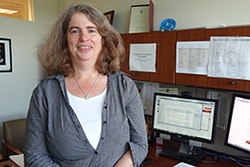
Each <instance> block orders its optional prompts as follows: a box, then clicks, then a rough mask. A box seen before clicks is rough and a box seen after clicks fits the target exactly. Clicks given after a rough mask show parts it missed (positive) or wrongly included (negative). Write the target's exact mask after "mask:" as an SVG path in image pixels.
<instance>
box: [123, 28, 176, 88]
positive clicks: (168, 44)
mask: <svg viewBox="0 0 250 167" xmlns="http://www.w3.org/2000/svg"><path fill="white" fill-rule="evenodd" d="M121 36H122V38H123V40H124V44H125V49H126V57H125V61H124V62H122V63H121V70H122V71H124V72H126V73H127V74H129V75H130V76H131V78H132V79H134V80H142V81H150V82H160V83H171V84H173V83H174V81H175V78H174V77H175V44H176V32H175V31H172V32H159V31H155V32H147V33H132V34H122V35H121ZM147 43H156V44H157V46H156V72H141V71H130V69H129V52H130V44H147Z"/></svg>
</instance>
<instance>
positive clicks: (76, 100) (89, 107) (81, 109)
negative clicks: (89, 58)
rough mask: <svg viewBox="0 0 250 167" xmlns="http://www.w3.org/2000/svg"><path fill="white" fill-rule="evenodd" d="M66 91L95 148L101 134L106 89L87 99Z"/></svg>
mask: <svg viewBox="0 0 250 167" xmlns="http://www.w3.org/2000/svg"><path fill="white" fill-rule="evenodd" d="M67 92H68V97H69V103H70V105H71V107H72V108H73V110H74V112H75V113H76V115H77V117H78V120H79V121H80V123H81V125H82V128H83V130H84V132H85V134H86V136H87V138H88V140H89V142H90V144H91V145H92V146H93V147H94V148H96V147H97V145H98V142H99V140H100V135H101V129H102V109H103V104H104V100H105V97H106V92H107V89H105V90H104V91H103V92H102V93H101V94H99V95H97V96H94V97H90V98H89V99H85V98H80V97H77V96H74V95H72V94H71V93H70V92H69V91H67Z"/></svg>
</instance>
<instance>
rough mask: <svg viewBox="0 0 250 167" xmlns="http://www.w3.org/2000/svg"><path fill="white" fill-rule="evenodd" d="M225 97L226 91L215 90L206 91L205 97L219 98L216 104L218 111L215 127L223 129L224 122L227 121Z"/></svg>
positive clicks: (224, 126)
mask: <svg viewBox="0 0 250 167" xmlns="http://www.w3.org/2000/svg"><path fill="white" fill-rule="evenodd" d="M227 97H228V95H227V94H226V93H222V92H216V91H208V92H207V98H209V99H216V100H219V105H218V113H217V122H216V127H219V128H222V129H225V128H226V123H227V119H228V118H227V117H226V115H227V114H226V113H225V111H226V109H227V108H226V106H227Z"/></svg>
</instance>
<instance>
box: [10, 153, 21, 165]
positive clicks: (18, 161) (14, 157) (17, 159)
mask: <svg viewBox="0 0 250 167" xmlns="http://www.w3.org/2000/svg"><path fill="white" fill-rule="evenodd" d="M9 158H10V159H11V160H12V161H13V162H15V163H16V164H17V165H19V166H20V167H24V157H23V154H19V155H11V156H10V157H9Z"/></svg>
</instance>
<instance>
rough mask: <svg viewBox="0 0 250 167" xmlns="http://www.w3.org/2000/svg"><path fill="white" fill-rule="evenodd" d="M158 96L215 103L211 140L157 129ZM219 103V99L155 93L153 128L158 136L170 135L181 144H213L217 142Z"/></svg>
mask: <svg viewBox="0 0 250 167" xmlns="http://www.w3.org/2000/svg"><path fill="white" fill-rule="evenodd" d="M157 96H168V97H177V98H184V99H191V100H192V99H193V100H204V101H209V102H214V103H215V108H214V122H213V129H212V136H211V139H205V138H200V137H195V136H188V135H184V134H179V133H174V132H169V131H164V130H162V129H157V128H155V127H154V117H155V105H156V97H157ZM218 102H219V101H218V100H217V99H208V98H202V97H187V96H181V95H173V94H166V93H159V92H155V93H154V99H153V111H152V127H151V128H152V130H153V131H155V132H156V133H157V134H160V133H163V134H167V135H170V136H171V139H174V140H178V141H180V142H183V141H184V142H189V141H190V140H194V141H199V142H204V143H209V144H213V143H214V142H215V131H216V122H217V112H218Z"/></svg>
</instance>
